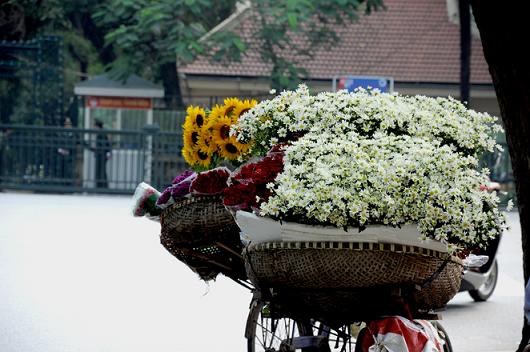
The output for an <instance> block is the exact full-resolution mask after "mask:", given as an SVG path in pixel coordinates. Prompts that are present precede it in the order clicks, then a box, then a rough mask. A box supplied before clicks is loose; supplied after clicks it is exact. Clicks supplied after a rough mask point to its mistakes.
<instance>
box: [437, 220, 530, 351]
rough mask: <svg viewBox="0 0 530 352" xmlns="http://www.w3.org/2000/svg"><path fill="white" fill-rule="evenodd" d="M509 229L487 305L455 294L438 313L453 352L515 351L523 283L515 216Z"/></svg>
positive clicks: (520, 325) (519, 242)
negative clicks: (496, 278) (440, 315)
mask: <svg viewBox="0 0 530 352" xmlns="http://www.w3.org/2000/svg"><path fill="white" fill-rule="evenodd" d="M508 220H509V223H510V226H511V229H510V231H508V232H507V233H505V235H504V237H503V238H502V240H501V244H500V246H499V252H498V256H497V259H498V261H499V281H498V283H497V287H496V289H495V292H494V293H493V295H492V296H491V297H490V299H489V300H488V301H487V302H479V303H475V302H473V299H472V298H471V297H470V296H469V295H468V294H467V293H459V294H457V295H456V297H455V298H454V299H453V300H452V301H451V302H450V303H449V305H448V307H447V311H446V312H444V313H443V314H442V316H443V321H442V323H443V325H444V327H445V328H446V330H447V331H448V333H449V336H451V339H452V342H453V345H454V347H455V351H457V352H459V351H463V352H467V351H484V352H488V351H492V352H493V351H515V349H516V348H517V346H518V345H519V341H520V337H521V328H522V324H523V294H524V283H523V282H524V281H523V269H522V249H521V228H520V225H519V216H518V214H517V213H515V212H512V213H510V214H508Z"/></svg>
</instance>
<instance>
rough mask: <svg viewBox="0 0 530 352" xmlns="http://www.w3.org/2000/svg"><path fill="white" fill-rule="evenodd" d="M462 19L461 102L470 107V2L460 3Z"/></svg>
mask: <svg viewBox="0 0 530 352" xmlns="http://www.w3.org/2000/svg"><path fill="white" fill-rule="evenodd" d="M458 14H459V17H460V101H461V102H462V103H464V104H465V105H466V106H469V76H470V72H471V65H470V62H471V13H470V10H469V0H459V1H458Z"/></svg>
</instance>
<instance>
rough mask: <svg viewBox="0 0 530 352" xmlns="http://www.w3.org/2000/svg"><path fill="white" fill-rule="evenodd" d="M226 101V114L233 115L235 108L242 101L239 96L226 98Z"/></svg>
mask: <svg viewBox="0 0 530 352" xmlns="http://www.w3.org/2000/svg"><path fill="white" fill-rule="evenodd" d="M224 103H225V105H224V108H225V116H233V113H234V110H235V109H236V108H237V106H238V105H239V103H240V101H239V99H237V98H226V99H225V100H224Z"/></svg>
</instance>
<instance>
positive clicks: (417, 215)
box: [224, 86, 505, 309]
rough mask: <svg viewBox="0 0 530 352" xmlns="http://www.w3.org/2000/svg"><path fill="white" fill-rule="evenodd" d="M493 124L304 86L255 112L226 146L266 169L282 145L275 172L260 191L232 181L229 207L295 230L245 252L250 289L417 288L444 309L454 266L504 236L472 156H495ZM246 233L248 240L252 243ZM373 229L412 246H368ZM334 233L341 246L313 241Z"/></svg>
mask: <svg viewBox="0 0 530 352" xmlns="http://www.w3.org/2000/svg"><path fill="white" fill-rule="evenodd" d="M495 122H496V118H494V117H492V116H490V115H488V114H484V113H478V112H475V111H472V110H469V109H467V108H466V107H465V106H463V105H462V104H461V103H460V102H458V101H456V100H454V99H451V98H449V99H445V98H429V97H424V96H413V97H407V96H401V95H399V94H386V93H380V92H378V91H377V90H363V89H359V90H357V91H356V92H354V93H348V92H346V91H340V92H337V93H320V94H318V95H316V96H312V95H310V94H309V92H308V89H307V88H306V87H305V86H300V87H299V88H298V89H297V90H296V91H286V92H283V93H281V94H280V95H278V96H277V97H275V98H273V99H271V100H267V101H263V102H260V103H259V104H257V105H256V106H255V107H254V108H252V109H250V110H249V111H248V112H246V113H245V114H244V115H243V116H241V117H240V118H239V120H238V123H237V124H236V125H234V126H233V127H232V129H231V134H230V135H231V137H235V139H236V140H237V141H238V142H239V143H249V144H250V146H249V148H248V151H246V155H251V156H254V157H261V158H263V159H266V158H267V153H270V150H271V148H273V149H277V148H278V145H282V146H281V148H280V152H281V155H282V156H281V158H279V159H278V160H281V164H282V165H281V167H278V170H280V171H279V172H278V173H277V174H276V175H275V174H274V173H270V174H269V177H268V178H267V179H261V178H259V177H256V179H258V180H259V181H258V180H254V179H253V177H250V178H247V177H243V175H239V176H238V174H236V175H235V176H234V175H233V176H232V177H231V179H230V181H229V183H230V186H229V187H228V188H227V189H226V190H225V191H224V195H225V205H227V206H233V205H237V204H239V205H240V207H239V210H238V211H239V212H241V211H247V212H253V213H255V215H257V216H258V217H264V218H266V219H267V221H270V220H275V221H277V222H278V224H279V227H280V232H282V231H283V232H285V228H288V227H289V224H292V223H294V224H296V225H297V226H298V227H297V229H298V234H297V236H298V237H297V241H296V242H289V240H286V238H285V237H284V236H283V234H281V238H280V239H279V240H278V241H276V242H273V243H270V242H269V243H254V244H253V243H251V244H250V245H249V246H248V247H247V250H246V253H247V257H246V259H247V261H248V264H249V265H248V268H249V275H250V277H251V279H252V280H253V281H255V283H256V284H257V285H261V286H265V287H272V286H275V287H284V288H290V289H302V288H303V289H307V288H335V289H340V288H354V287H371V286H377V285H397V284H399V285H403V284H406V285H409V286H423V289H422V290H420V291H418V292H414V294H413V296H414V299H413V300H412V301H413V302H414V303H415V304H416V305H417V306H418V307H420V308H426V309H430V308H440V307H441V306H443V305H444V304H445V303H446V302H447V301H448V300H449V299H450V298H451V297H452V296H453V295H454V294H455V293H456V292H457V290H458V288H459V285H460V272H461V261H460V260H459V259H458V258H457V257H456V256H455V254H458V253H459V252H460V251H462V250H469V249H473V248H477V247H483V246H485V245H487V243H488V241H490V240H491V239H492V238H494V237H496V236H498V235H499V234H500V233H501V231H502V230H503V228H504V226H505V220H504V217H503V215H502V213H501V212H500V211H499V210H498V203H499V200H498V198H497V196H496V194H495V192H492V193H489V192H486V191H484V190H481V187H480V186H481V185H483V184H487V176H488V170H478V167H477V166H478V157H479V155H480V153H482V152H484V151H492V150H493V148H495V147H498V146H497V145H496V143H495V138H494V134H495V133H496V132H498V131H500V130H501V129H500V127H499V126H498V125H496V124H495ZM263 159H261V160H263ZM241 171H243V168H242V169H241ZM241 173H243V172H241ZM238 177H239V179H238ZM240 179H241V180H240ZM248 179H250V181H248ZM242 180H243V181H242ZM258 185H260V186H259V187H258ZM236 217H237V218H238V219H242V218H246V219H248V218H249V216H248V214H247V215H245V216H238V215H237V214H236ZM247 224H248V222H247ZM242 226H243V227H244V226H245V225H244V224H242ZM253 226H254V227H257V226H255V225H253V224H250V225H249V228H246V229H245V232H246V233H247V235H248V237H249V238H250V240H252V239H254V242H260V241H259V240H257V241H256V238H255V237H253V233H252V231H253V229H252V227H253ZM374 226H375V227H384V228H386V229H392V228H396V229H398V232H399V229H400V228H407V227H408V228H411V227H413V228H414V229H415V233H416V238H415V242H414V243H412V244H407V243H399V242H397V241H392V240H391V239H390V240H389V239H388V238H386V239H385V236H382V237H379V238H378V237H375V238H374V237H370V236H371V235H373V231H370V229H371V228H372V227H374ZM304 227H306V228H309V229H310V231H306V232H305V233H306V234H307V240H304V230H303V228H304ZM271 228H273V227H271ZM330 228H335V230H336V231H337V232H336V233H335V234H340V236H341V238H342V240H340V241H337V240H336V238H333V237H326V236H323V237H320V238H316V237H315V236H314V234H315V233H318V232H321V233H323V234H324V235H325V233H326V231H328V232H329V229H330ZM257 232H259V231H257ZM287 232H288V231H287ZM350 234H351V238H350V239H349V238H348V237H349V235H350ZM364 234H367V235H368V236H366V237H367V238H368V240H364V241H363V240H362V237H363V235H364ZM396 236H397V237H396ZM396 236H394V238H401V237H400V235H399V234H398V235H396ZM332 238H333V240H332ZM359 238H361V239H359ZM370 238H371V239H370ZM326 239H329V240H326ZM280 241H281V242H280ZM433 242H435V243H437V244H436V248H435V249H433V248H432V247H430V245H429V243H433ZM301 249H303V250H301ZM384 258H386V259H384ZM389 258H392V259H389ZM315 263H321V264H322V263H323V264H322V265H321V266H318V265H316V264H315ZM389 263H392V264H389ZM377 268H379V269H377ZM402 268H406V269H405V270H404V271H401V269H402ZM375 269H377V270H375ZM390 269H396V270H390ZM407 272H410V275H408V274H406V273H407ZM352 273H356V274H352ZM376 273H379V274H376ZM363 276H364V277H365V278H370V280H371V281H370V282H367V281H362V280H360V278H361V277H363ZM348 277H349V279H345V278H348Z"/></svg>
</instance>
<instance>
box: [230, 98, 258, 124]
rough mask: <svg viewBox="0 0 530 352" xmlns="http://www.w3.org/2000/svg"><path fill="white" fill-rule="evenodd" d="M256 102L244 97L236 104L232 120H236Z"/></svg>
mask: <svg viewBox="0 0 530 352" xmlns="http://www.w3.org/2000/svg"><path fill="white" fill-rule="evenodd" d="M257 103H258V102H257V101H256V100H255V99H252V100H248V99H245V100H243V101H240V102H239V104H237V107H236V108H235V109H234V113H233V115H232V120H234V122H237V119H238V118H239V117H240V116H241V115H243V114H244V113H246V112H247V111H249V110H250V109H252V108H253V107H254V106H255V105H256V104H257Z"/></svg>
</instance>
